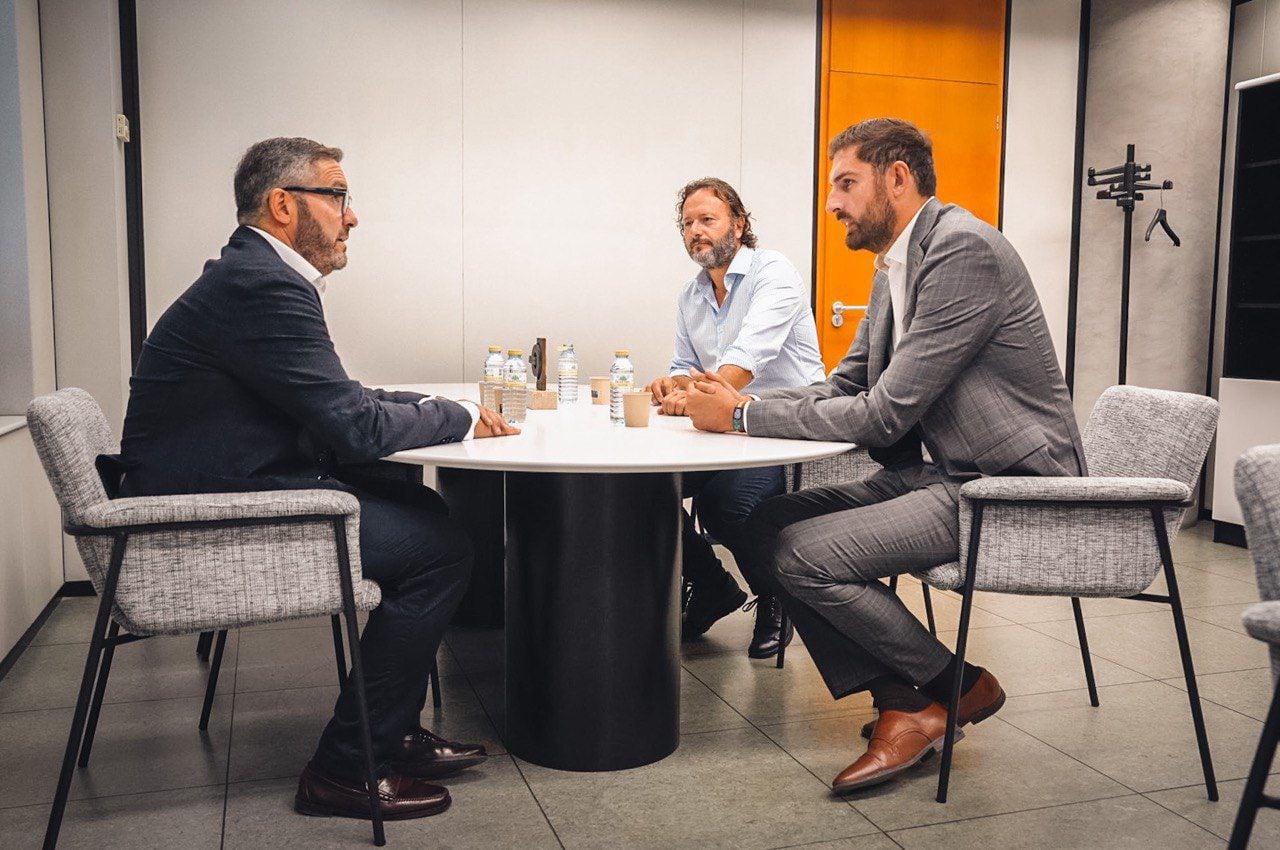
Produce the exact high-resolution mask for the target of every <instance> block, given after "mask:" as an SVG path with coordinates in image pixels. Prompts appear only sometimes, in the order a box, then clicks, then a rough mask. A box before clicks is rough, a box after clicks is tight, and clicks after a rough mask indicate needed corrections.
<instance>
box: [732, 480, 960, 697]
mask: <svg viewBox="0 0 1280 850" xmlns="http://www.w3.org/2000/svg"><path fill="white" fill-rule="evenodd" d="M960 483H961V482H959V481H958V480H954V479H950V478H948V477H947V476H945V475H943V474H942V473H941V472H939V471H938V470H937V469H936V468H934V467H933V466H932V465H922V466H913V467H908V468H905V469H884V470H881V471H880V472H877V473H876V474H874V475H872V476H871V477H869V478H866V479H863V480H860V481H854V482H850V483H847V484H840V485H836V486H833V487H814V488H812V489H809V490H801V491H800V492H798V493H790V494H788V495H785V496H779V497H777V498H774V499H770V500H769V501H767V502H765V503H764V504H762V505H761V506H760V507H759V508H757V509H756V511H755V513H753V514H752V516H751V523H750V525H751V529H752V533H753V534H752V536H753V546H752V549H751V554H750V558H751V559H752V560H753V561H754V570H755V572H756V573H757V574H758V575H760V576H761V578H762V579H763V580H764V581H766V582H768V583H769V584H772V585H773V588H774V592H775V593H777V595H778V596H779V598H781V599H782V602H783V607H784V608H785V609H786V611H787V613H788V614H789V615H790V616H791V619H792V621H793V622H794V623H795V626H796V629H797V630H798V631H799V632H800V635H801V637H802V638H803V639H804V645H805V647H806V648H807V649H808V650H809V654H810V655H811V656H812V657H813V661H814V664H815V665H816V666H817V668H818V671H819V672H820V673H821V674H822V677H823V680H824V681H825V682H826V684H827V688H828V689H829V690H830V691H831V695H832V696H833V697H835V698H836V699H840V698H841V697H843V696H847V695H848V694H850V693H853V692H854V691H858V690H861V689H863V687H864V686H865V685H866V683H867V682H869V681H870V680H871V679H874V678H876V677H878V676H883V675H887V674H893V675H896V676H898V677H899V678H901V679H904V680H906V681H908V682H910V683H911V684H914V685H920V684H923V683H924V682H927V681H929V680H930V679H932V678H933V677H934V676H936V675H938V673H940V672H941V671H942V670H943V668H944V667H946V665H947V663H948V662H950V660H951V658H952V654H951V651H950V650H948V649H947V648H946V647H945V646H943V645H942V643H941V642H939V641H938V639H937V638H935V637H933V636H932V635H930V634H929V632H928V631H927V630H926V629H925V628H924V626H922V625H921V624H920V621H919V620H917V619H916V618H915V616H914V615H913V614H912V613H911V612H910V611H908V610H907V608H906V606H905V605H903V604H902V601H901V600H900V599H899V598H898V596H897V594H895V593H894V592H893V591H891V590H889V588H888V587H887V586H885V585H884V584H883V583H882V582H880V581H879V579H881V578H884V577H887V576H892V575H897V574H899V573H906V572H915V571H919V570H924V569H928V568H930V567H936V566H938V565H939V564H945V563H949V562H951V561H954V560H956V556H957V554H958V549H957V537H958V534H959V531H958V525H959V510H958V507H957V505H958V500H959V493H960Z"/></svg>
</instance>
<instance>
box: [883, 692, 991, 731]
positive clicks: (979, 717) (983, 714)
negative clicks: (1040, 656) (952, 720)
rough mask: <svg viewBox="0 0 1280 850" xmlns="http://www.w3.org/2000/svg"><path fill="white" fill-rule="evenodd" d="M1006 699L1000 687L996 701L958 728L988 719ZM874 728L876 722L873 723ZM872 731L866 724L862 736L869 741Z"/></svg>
mask: <svg viewBox="0 0 1280 850" xmlns="http://www.w3.org/2000/svg"><path fill="white" fill-rule="evenodd" d="M1005 699H1006V697H1005V692H1004V688H1001V689H1000V696H998V697H996V698H995V701H994V702H992V703H991V705H989V706H987V707H986V708H984V709H982V710H981V711H979V712H976V713H975V714H974V715H973V717H970V718H969V719H968V720H966V721H965V722H964V723H961V724H958V726H957V727H956V728H961V727H964V726H968V725H969V724H970V723H981V722H982V721H984V720H986V719H987V718H988V717H990V716H991V715H993V714H995V713H996V712H997V711H999V710H1000V709H1002V708H1004V701H1005ZM873 728H874V724H873ZM871 731H872V730H871V729H868V728H867V727H866V726H865V725H864V726H863V727H862V733H861V734H862V737H863V738H865V739H866V740H868V741H869V740H871ZM956 740H957V741H958V740H960V739H959V738H957V739H956Z"/></svg>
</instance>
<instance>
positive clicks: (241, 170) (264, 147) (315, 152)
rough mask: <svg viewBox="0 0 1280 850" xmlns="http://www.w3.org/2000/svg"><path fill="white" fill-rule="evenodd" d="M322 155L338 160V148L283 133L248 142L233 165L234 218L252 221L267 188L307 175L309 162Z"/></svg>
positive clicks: (258, 216)
mask: <svg viewBox="0 0 1280 850" xmlns="http://www.w3.org/2000/svg"><path fill="white" fill-rule="evenodd" d="M322 159H332V160H335V161H337V162H341V161H342V150H341V149H340V148H331V147H328V146H326V145H322V144H320V143H319V142H313V141H312V140H311V139H303V138H298V137H293V138H289V137H284V136H279V137H277V138H274V139H265V140H264V141H261V142H257V143H256V144H253V145H251V146H250V147H249V149H248V150H247V151H245V152H244V156H242V157H241V158H240V164H239V165H237V166H236V177H235V182H234V186H235V193H236V221H238V222H239V223H240V224H256V223H257V222H258V221H259V220H260V219H261V217H262V205H263V204H264V203H265V201H266V196H267V193H268V192H270V191H271V190H272V189H276V188H279V187H281V186H290V185H293V184H296V183H302V182H304V181H306V180H308V179H310V177H311V166H312V165H314V164H315V163H316V162H319V161H320V160H322Z"/></svg>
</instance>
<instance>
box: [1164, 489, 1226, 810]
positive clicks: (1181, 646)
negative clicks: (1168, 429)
mask: <svg viewBox="0 0 1280 850" xmlns="http://www.w3.org/2000/svg"><path fill="white" fill-rule="evenodd" d="M1151 520H1152V522H1153V523H1154V525H1155V527H1156V542H1157V543H1158V544H1159V545H1160V560H1161V561H1162V562H1163V564H1164V579H1165V584H1167V585H1168V588H1169V605H1170V607H1171V608H1173V628H1174V631H1175V632H1176V633H1177V635H1178V652H1179V653H1181V655H1182V672H1183V675H1184V676H1185V677H1186V681H1187V699H1188V700H1190V702H1191V720H1192V722H1193V723H1194V724H1195V727H1196V744H1197V745H1198V746H1199V748H1200V766H1201V768H1203V770H1204V787H1205V790H1206V791H1207V792H1208V794H1209V800H1210V801H1212V802H1217V800H1218V783H1217V781H1216V780H1215V779H1214V776H1213V757H1212V756H1211V755H1210V754H1209V736H1208V734H1207V733H1206V732H1205V728H1204V712H1203V711H1202V710H1201V707H1200V689H1199V688H1198V687H1197V686H1196V671H1195V667H1194V665H1193V664H1192V663H1191V643H1190V641H1188V640H1187V622H1186V620H1185V619H1184V618H1183V616H1182V597H1181V596H1180V595H1179V594H1178V577H1177V575H1176V574H1175V573H1174V570H1173V553H1172V552H1171V551H1170V550H1169V531H1168V529H1167V528H1165V524H1164V511H1163V509H1161V508H1159V507H1153V508H1152V509H1151Z"/></svg>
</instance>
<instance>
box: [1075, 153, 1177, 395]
mask: <svg viewBox="0 0 1280 850" xmlns="http://www.w3.org/2000/svg"><path fill="white" fill-rule="evenodd" d="M1133 156H1134V146H1133V145H1129V146H1128V148H1127V149H1126V153H1125V163H1124V165H1117V166H1115V167H1114V168H1097V169H1095V168H1090V169H1089V185H1090V186H1106V187H1107V188H1105V189H1100V190H1098V199H1099V200H1103V201H1115V202H1116V206H1118V207H1120V209H1122V210H1124V254H1123V257H1124V259H1123V261H1122V264H1121V267H1120V268H1121V271H1120V368H1119V381H1118V383H1121V384H1123V383H1125V374H1126V372H1127V371H1128V364H1129V258H1130V253H1131V252H1132V250H1133V208H1134V207H1135V206H1136V205H1137V202H1138V201H1141V200H1142V198H1143V195H1142V192H1143V191H1144V190H1145V191H1151V190H1160V192H1161V200H1160V209H1158V210H1156V214H1155V218H1153V219H1151V224H1150V225H1148V226H1147V235H1146V241H1148V242H1150V241H1151V231H1152V230H1153V229H1154V228H1155V226H1156V225H1157V224H1159V225H1160V227H1161V228H1162V229H1163V230H1164V232H1165V233H1166V234H1168V236H1169V238H1170V239H1171V240H1172V241H1173V244H1174V247H1177V246H1180V245H1181V244H1182V240H1180V239H1179V238H1178V235H1177V234H1176V233H1174V232H1173V228H1171V227H1170V226H1169V218H1168V214H1167V213H1166V212H1165V209H1164V190H1165V189H1172V188H1173V181H1172V180H1165V181H1163V182H1160V183H1148V182H1145V181H1148V180H1150V179H1151V164H1150V163H1147V164H1145V165H1139V164H1138V163H1137V162H1135V161H1134V159H1133Z"/></svg>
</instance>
